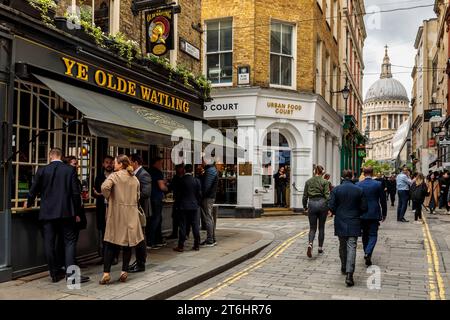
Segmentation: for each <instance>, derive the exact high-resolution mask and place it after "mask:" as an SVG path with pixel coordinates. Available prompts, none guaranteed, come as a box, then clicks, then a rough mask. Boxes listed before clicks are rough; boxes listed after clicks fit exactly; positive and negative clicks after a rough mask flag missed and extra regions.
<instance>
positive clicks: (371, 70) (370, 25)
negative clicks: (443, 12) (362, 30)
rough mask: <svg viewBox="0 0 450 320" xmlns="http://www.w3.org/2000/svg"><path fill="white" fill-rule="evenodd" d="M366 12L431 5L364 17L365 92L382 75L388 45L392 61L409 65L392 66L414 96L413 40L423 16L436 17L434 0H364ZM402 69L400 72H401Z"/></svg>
mask: <svg viewBox="0 0 450 320" xmlns="http://www.w3.org/2000/svg"><path fill="white" fill-rule="evenodd" d="M364 3H365V6H366V12H367V13H370V12H374V11H377V10H376V9H377V7H378V8H379V10H382V11H384V10H391V9H395V8H404V7H411V6H418V5H430V7H426V8H420V9H412V10H406V11H397V12H388V13H383V12H381V13H379V14H378V15H370V14H368V15H367V16H366V17H365V22H366V29H367V38H366V41H365V44H364V63H365V67H366V69H365V70H364V73H365V75H364V87H363V94H364V97H365V96H366V93H367V90H368V89H369V87H370V86H371V85H372V84H373V83H374V82H375V81H376V80H377V79H379V75H380V71H381V63H382V62H383V57H384V46H385V45H386V44H387V45H388V46H389V56H390V58H391V63H392V64H393V65H399V66H406V67H410V68H401V67H395V66H393V67H392V72H393V73H394V75H393V76H394V78H396V79H397V80H399V81H401V82H402V84H403V85H404V86H405V88H406V91H407V92H408V96H409V97H411V89H412V78H411V71H412V67H413V66H414V57H415V54H416V52H415V49H414V41H415V38H416V34H417V30H418V28H419V26H421V25H422V22H423V20H426V19H430V18H435V17H436V14H435V13H434V11H433V4H434V0H411V1H406V0H365V1H364ZM399 72H400V73H399ZM396 73H397V74H396Z"/></svg>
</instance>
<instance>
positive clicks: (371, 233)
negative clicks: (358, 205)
mask: <svg viewBox="0 0 450 320" xmlns="http://www.w3.org/2000/svg"><path fill="white" fill-rule="evenodd" d="M372 175H373V168H372V167H367V168H364V176H365V177H366V178H365V179H364V180H363V181H361V182H359V183H358V187H360V188H361V189H362V190H363V191H364V195H365V197H366V199H367V210H366V211H365V212H364V213H363V215H362V216H361V227H362V241H363V247H364V260H366V266H370V265H372V260H371V259H372V253H373V250H374V249H375V245H376V244H377V239H378V227H379V226H380V221H384V220H385V219H386V215H387V204H386V195H385V193H384V190H383V185H382V183H381V182H379V181H376V180H374V179H372Z"/></svg>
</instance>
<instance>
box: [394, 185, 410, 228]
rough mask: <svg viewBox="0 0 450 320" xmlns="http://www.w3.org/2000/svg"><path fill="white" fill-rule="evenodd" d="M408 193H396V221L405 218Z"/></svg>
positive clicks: (403, 191)
mask: <svg viewBox="0 0 450 320" xmlns="http://www.w3.org/2000/svg"><path fill="white" fill-rule="evenodd" d="M408 200H409V191H408V190H399V191H398V207H397V221H400V220H402V219H403V218H404V217H405V213H406V209H407V207H408Z"/></svg>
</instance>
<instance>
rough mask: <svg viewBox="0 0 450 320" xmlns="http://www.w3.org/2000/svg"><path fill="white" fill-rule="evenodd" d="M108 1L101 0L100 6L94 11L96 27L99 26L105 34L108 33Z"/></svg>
mask: <svg viewBox="0 0 450 320" xmlns="http://www.w3.org/2000/svg"><path fill="white" fill-rule="evenodd" d="M108 4H109V1H102V2H101V3H100V6H99V7H98V8H96V10H95V11H94V21H95V25H96V26H97V27H100V29H102V31H103V32H104V33H106V34H108V33H109V22H110V19H109V5H108Z"/></svg>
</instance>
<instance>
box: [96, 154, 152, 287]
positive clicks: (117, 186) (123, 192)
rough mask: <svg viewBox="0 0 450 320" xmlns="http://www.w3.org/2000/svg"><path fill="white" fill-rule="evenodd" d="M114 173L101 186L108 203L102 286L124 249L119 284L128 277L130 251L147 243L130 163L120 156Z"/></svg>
mask: <svg viewBox="0 0 450 320" xmlns="http://www.w3.org/2000/svg"><path fill="white" fill-rule="evenodd" d="M114 171H115V172H114V173H112V174H110V175H109V176H108V178H107V179H106V180H105V182H104V183H103V184H102V194H103V195H104V197H105V198H106V199H107V200H108V209H107V212H106V230H105V237H104V238H103V240H104V242H105V253H104V268H103V278H102V280H100V284H108V283H109V282H110V281H111V276H110V272H111V264H112V262H113V260H114V257H115V256H116V255H117V252H118V250H120V248H122V250H123V262H122V273H121V275H120V278H119V281H120V282H125V281H126V280H127V277H128V265H129V263H130V259H131V248H132V247H134V246H136V245H137V244H138V243H139V242H141V241H142V240H144V235H143V233H142V227H141V223H140V220H139V211H138V200H139V180H138V179H137V178H136V177H135V176H134V174H133V167H131V164H130V160H129V159H128V157H127V156H126V155H119V156H117V157H116V158H115V160H114Z"/></svg>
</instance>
